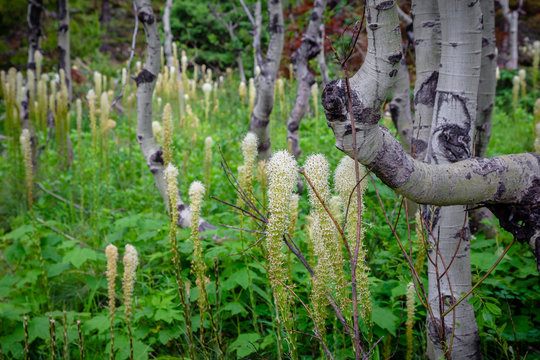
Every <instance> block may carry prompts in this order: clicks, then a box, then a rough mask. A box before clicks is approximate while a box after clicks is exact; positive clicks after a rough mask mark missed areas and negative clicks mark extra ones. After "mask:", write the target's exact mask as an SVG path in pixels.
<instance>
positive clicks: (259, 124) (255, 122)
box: [251, 113, 270, 130]
mask: <svg viewBox="0 0 540 360" xmlns="http://www.w3.org/2000/svg"><path fill="white" fill-rule="evenodd" d="M269 122H270V119H268V118H267V119H261V118H259V117H257V116H256V115H255V114H253V113H252V114H251V124H252V126H253V129H260V128H265V127H267V126H268V123H269ZM253 129H252V130H253Z"/></svg>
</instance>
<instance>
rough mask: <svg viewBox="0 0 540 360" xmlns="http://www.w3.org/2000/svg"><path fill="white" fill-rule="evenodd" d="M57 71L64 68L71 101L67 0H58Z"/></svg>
mask: <svg viewBox="0 0 540 360" xmlns="http://www.w3.org/2000/svg"><path fill="white" fill-rule="evenodd" d="M57 37H58V71H60V69H64V73H65V74H66V86H67V89H68V95H69V100H70V101H71V95H72V84H71V57H70V42H69V4H68V0H58V32H57Z"/></svg>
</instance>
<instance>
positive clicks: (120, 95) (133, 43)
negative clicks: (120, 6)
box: [98, 0, 139, 110]
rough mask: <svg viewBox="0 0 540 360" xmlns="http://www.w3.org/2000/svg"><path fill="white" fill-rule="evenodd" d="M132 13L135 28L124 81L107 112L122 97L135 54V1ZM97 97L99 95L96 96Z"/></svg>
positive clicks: (136, 24) (137, 29)
mask: <svg viewBox="0 0 540 360" xmlns="http://www.w3.org/2000/svg"><path fill="white" fill-rule="evenodd" d="M133 11H134V13H135V27H134V28H133V37H132V38H131V49H130V53H129V60H128V63H127V68H126V75H127V76H126V81H125V82H124V83H123V84H122V90H121V91H120V94H118V95H117V96H116V97H115V98H114V100H113V102H112V104H111V106H110V108H109V110H112V109H113V107H114V106H115V105H116V103H117V102H118V101H120V99H122V97H123V96H124V90H125V89H126V84H127V82H128V81H129V72H130V70H131V61H132V60H133V56H134V54H135V43H136V41H137V32H138V31H139V17H138V16H137V4H135V0H133ZM98 96H99V94H98Z"/></svg>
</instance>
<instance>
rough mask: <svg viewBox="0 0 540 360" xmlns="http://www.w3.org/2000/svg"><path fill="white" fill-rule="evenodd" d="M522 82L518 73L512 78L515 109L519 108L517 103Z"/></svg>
mask: <svg viewBox="0 0 540 360" xmlns="http://www.w3.org/2000/svg"><path fill="white" fill-rule="evenodd" d="M520 82H521V80H520V79H519V76H517V75H516V76H514V78H513V79H512V84H513V87H512V98H513V102H514V110H515V109H516V108H517V105H518V97H519V85H520Z"/></svg>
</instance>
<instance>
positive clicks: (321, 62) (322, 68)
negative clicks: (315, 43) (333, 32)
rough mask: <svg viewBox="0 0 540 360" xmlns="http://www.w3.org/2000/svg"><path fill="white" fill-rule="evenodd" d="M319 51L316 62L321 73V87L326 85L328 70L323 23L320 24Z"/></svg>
mask: <svg viewBox="0 0 540 360" xmlns="http://www.w3.org/2000/svg"><path fill="white" fill-rule="evenodd" d="M320 34H321V51H320V52H319V54H318V55H317V62H318V63H319V70H320V71H321V78H322V84H323V87H324V86H326V84H328V81H329V79H328V69H327V68H326V56H325V54H324V37H325V30H324V21H323V22H322V23H321V30H320Z"/></svg>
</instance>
